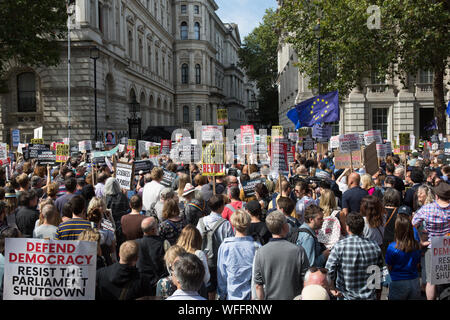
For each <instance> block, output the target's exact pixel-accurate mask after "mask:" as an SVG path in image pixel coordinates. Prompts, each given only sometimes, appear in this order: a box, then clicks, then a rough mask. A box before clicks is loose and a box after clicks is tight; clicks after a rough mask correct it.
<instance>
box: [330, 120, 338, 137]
mask: <svg viewBox="0 0 450 320" xmlns="http://www.w3.org/2000/svg"><path fill="white" fill-rule="evenodd" d="M331 135H333V136H337V135H339V121H336V122H332V123H331Z"/></svg>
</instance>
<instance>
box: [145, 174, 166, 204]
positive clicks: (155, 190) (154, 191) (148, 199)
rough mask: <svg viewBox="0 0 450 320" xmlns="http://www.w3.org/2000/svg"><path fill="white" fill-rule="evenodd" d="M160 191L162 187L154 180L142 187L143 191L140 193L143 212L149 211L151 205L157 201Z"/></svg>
mask: <svg viewBox="0 0 450 320" xmlns="http://www.w3.org/2000/svg"><path fill="white" fill-rule="evenodd" d="M162 189H164V186H163V185H162V184H161V183H159V182H156V181H154V180H153V181H151V182H150V183H147V184H146V185H145V186H144V191H143V192H142V205H143V209H144V210H148V209H150V206H151V204H152V203H153V202H156V201H158V200H159V196H160V194H161V191H162Z"/></svg>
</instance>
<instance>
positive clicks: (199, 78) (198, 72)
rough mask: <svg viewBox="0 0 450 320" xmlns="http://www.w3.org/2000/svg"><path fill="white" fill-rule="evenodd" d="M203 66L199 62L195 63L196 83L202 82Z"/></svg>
mask: <svg viewBox="0 0 450 320" xmlns="http://www.w3.org/2000/svg"><path fill="white" fill-rule="evenodd" d="M201 74H202V68H201V67H200V65H199V64H196V65H195V83H196V84H201V83H202V76H201Z"/></svg>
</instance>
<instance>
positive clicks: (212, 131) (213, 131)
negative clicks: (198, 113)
mask: <svg viewBox="0 0 450 320" xmlns="http://www.w3.org/2000/svg"><path fill="white" fill-rule="evenodd" d="M202 140H204V141H217V142H221V141H223V135H222V126H202Z"/></svg>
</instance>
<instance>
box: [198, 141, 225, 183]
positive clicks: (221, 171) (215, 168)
mask: <svg viewBox="0 0 450 320" xmlns="http://www.w3.org/2000/svg"><path fill="white" fill-rule="evenodd" d="M202 175H204V176H224V175H225V144H223V143H210V144H207V145H205V146H203V148H202Z"/></svg>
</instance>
